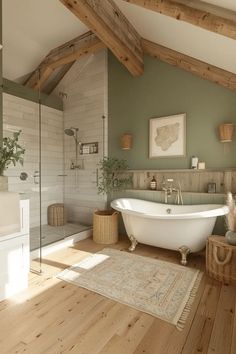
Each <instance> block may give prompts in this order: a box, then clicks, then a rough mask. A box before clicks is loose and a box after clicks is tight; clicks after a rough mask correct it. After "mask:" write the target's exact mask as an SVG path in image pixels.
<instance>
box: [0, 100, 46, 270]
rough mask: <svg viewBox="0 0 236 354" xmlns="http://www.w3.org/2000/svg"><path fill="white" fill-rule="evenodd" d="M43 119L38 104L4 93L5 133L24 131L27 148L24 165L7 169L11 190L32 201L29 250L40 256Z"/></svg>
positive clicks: (22, 140)
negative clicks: (41, 138) (41, 120)
mask: <svg viewBox="0 0 236 354" xmlns="http://www.w3.org/2000/svg"><path fill="white" fill-rule="evenodd" d="M39 123H40V121H39V105H38V104H37V103H34V102H31V101H28V100H25V99H22V98H19V97H16V96H13V95H8V94H3V132H4V133H3V134H4V136H5V137H12V136H13V134H14V132H18V131H21V133H20V137H19V144H20V145H21V146H22V147H24V148H25V154H24V164H23V166H21V165H20V164H17V165H16V166H14V165H11V166H10V167H9V168H8V170H7V171H6V173H5V175H6V176H8V189H9V191H14V192H18V193H20V196H21V198H22V199H29V201H30V250H31V251H33V250H37V251H36V253H35V256H38V257H39V256H40V252H39V250H40V246H41V238H40V221H41V218H40V175H39V171H40V149H39V147H40V144H39V143H40V139H39V138H40V129H39V128H40V124H39ZM31 267H32V269H33V270H35V271H40V269H41V259H38V260H37V261H33V262H32V264H31Z"/></svg>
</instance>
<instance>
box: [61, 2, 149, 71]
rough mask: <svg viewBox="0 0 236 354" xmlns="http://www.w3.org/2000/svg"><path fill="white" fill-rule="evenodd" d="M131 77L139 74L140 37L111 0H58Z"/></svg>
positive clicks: (140, 65) (141, 55)
mask: <svg viewBox="0 0 236 354" xmlns="http://www.w3.org/2000/svg"><path fill="white" fill-rule="evenodd" d="M60 1H61V2H62V3H63V4H64V5H65V6H66V7H67V8H68V9H69V10H70V11H71V12H72V13H74V14H75V15H76V16H77V17H78V18H79V19H80V20H81V21H82V22H83V23H84V24H85V25H86V26H88V27H89V28H90V29H91V30H92V31H93V32H94V33H95V34H96V35H97V37H99V38H100V40H101V41H102V42H103V43H104V44H105V45H106V47H108V48H109V49H110V50H111V51H112V52H113V54H114V55H115V56H116V57H117V59H118V60H119V61H120V62H121V63H123V64H124V66H125V67H126V68H127V69H128V70H129V72H130V73H131V74H132V75H134V76H139V75H141V74H142V73H143V70H144V69H143V51H142V47H141V38H140V36H139V34H138V33H137V31H136V30H135V28H134V27H133V26H132V24H131V23H130V22H129V21H128V19H127V18H126V17H125V16H124V15H123V13H122V12H121V10H120V9H119V7H118V6H117V5H116V4H115V2H114V1H113V0H96V1H94V0H60Z"/></svg>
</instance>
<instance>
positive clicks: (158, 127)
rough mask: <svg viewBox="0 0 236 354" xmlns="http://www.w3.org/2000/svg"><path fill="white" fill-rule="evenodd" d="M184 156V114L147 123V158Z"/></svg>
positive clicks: (154, 119) (151, 120) (155, 119)
mask: <svg viewBox="0 0 236 354" xmlns="http://www.w3.org/2000/svg"><path fill="white" fill-rule="evenodd" d="M184 156H186V113H182V114H176V115H173V116H168V117H160V118H151V119H150V121H149V158H158V157H184Z"/></svg>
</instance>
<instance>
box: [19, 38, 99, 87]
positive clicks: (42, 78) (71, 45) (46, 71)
mask: <svg viewBox="0 0 236 354" xmlns="http://www.w3.org/2000/svg"><path fill="white" fill-rule="evenodd" d="M102 48H105V46H104V44H103V43H102V42H101V41H100V39H99V38H97V37H96V36H95V35H94V34H93V33H92V32H91V31H89V32H87V33H85V34H83V35H82V36H79V37H76V38H75V39H73V40H71V41H69V42H67V43H65V44H63V45H61V46H60V47H57V48H55V49H53V50H51V51H50V52H49V54H48V55H47V56H46V57H45V58H44V60H43V61H42V62H41V64H40V65H39V66H38V67H37V69H36V70H35V71H34V72H33V73H32V75H31V76H30V77H29V78H28V79H27V81H26V82H25V83H24V85H25V86H27V87H30V88H33V89H35V90H36V89H39V88H41V89H43V87H44V86H45V83H46V81H47V80H48V78H49V77H50V76H51V75H52V74H53V72H54V70H55V69H57V68H58V67H60V66H63V65H67V64H70V63H73V62H74V61H75V60H77V59H79V58H80V57H82V56H83V55H86V54H91V53H95V52H97V51H98V50H100V49H102Z"/></svg>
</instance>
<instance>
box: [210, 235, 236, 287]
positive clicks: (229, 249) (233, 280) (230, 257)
mask: <svg viewBox="0 0 236 354" xmlns="http://www.w3.org/2000/svg"><path fill="white" fill-rule="evenodd" d="M206 271H207V273H208V275H209V276H211V277H212V278H214V279H216V280H219V281H221V282H222V283H224V284H236V246H232V245H229V244H228V243H227V240H226V238H225V237H223V236H210V237H208V240H207V248H206Z"/></svg>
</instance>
